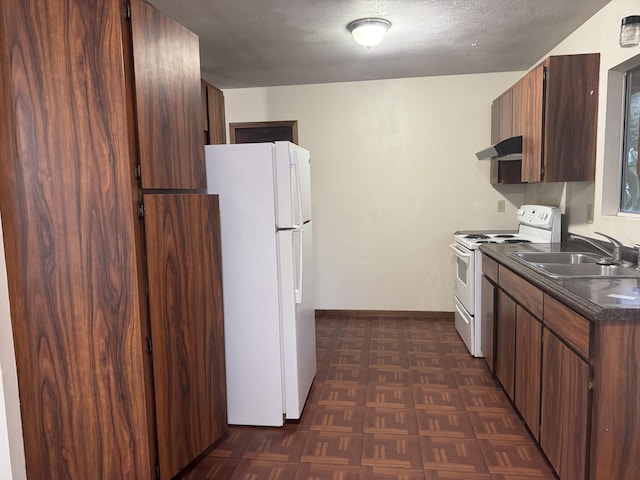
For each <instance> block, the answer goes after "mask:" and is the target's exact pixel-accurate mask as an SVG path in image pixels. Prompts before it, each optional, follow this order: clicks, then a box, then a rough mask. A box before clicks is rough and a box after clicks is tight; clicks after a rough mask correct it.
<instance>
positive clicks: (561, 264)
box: [513, 252, 640, 278]
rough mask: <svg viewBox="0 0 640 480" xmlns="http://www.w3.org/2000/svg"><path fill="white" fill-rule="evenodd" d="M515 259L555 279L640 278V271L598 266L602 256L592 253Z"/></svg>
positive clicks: (524, 255)
mask: <svg viewBox="0 0 640 480" xmlns="http://www.w3.org/2000/svg"><path fill="white" fill-rule="evenodd" d="M513 255H514V257H515V258H517V259H518V260H520V261H522V262H523V263H525V264H526V265H528V266H529V267H531V268H533V269H535V270H537V271H539V272H541V273H543V274H545V275H547V276H549V277H553V278H560V277H562V278H567V277H592V278H598V277H600V278H607V277H608V278H611V277H627V278H629V277H631V278H640V270H638V269H636V268H634V267H624V266H620V265H598V264H597V263H596V262H598V261H599V260H600V259H602V255H599V254H597V253H592V252H517V253H514V254H513Z"/></svg>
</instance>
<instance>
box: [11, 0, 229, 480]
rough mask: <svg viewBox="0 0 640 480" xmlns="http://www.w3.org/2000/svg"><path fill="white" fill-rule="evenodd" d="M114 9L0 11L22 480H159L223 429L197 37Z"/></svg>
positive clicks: (58, 1) (56, 3)
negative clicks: (143, 205) (23, 465)
mask: <svg viewBox="0 0 640 480" xmlns="http://www.w3.org/2000/svg"><path fill="white" fill-rule="evenodd" d="M127 3H128V2H119V1H114V0H95V1H91V2H87V1H85V0H50V1H49V2H47V8H43V5H42V2H39V1H35V0H4V1H3V3H2V6H1V7H0V10H2V17H3V19H4V18H10V19H11V21H10V22H3V27H2V28H0V48H1V49H2V50H1V51H0V72H2V74H1V75H0V124H1V125H2V128H0V158H2V159H3V161H2V162H0V206H1V208H2V221H3V232H4V245H5V252H6V253H5V256H6V266H7V277H8V289H9V298H10V303H11V322H12V327H13V335H14V343H15V350H16V363H17V369H18V388H19V395H20V400H21V415H22V427H23V434H24V447H25V456H26V458H25V460H26V470H27V477H28V478H29V480H63V479H64V480H68V479H104V480H107V479H118V480H150V479H155V478H156V466H157V465H158V464H159V465H160V478H161V479H167V480H168V479H169V478H171V477H173V476H174V475H175V474H176V473H177V472H178V471H179V470H180V469H181V468H183V467H184V466H186V465H187V463H189V462H190V461H191V460H193V459H194V458H195V457H196V456H197V455H198V454H199V453H201V452H202V450H203V449H204V448H206V447H207V446H208V445H209V444H210V443H212V442H213V441H214V440H215V439H216V438H217V437H219V436H220V435H221V433H222V432H224V431H225V429H226V397H225V390H224V361H223V354H224V348H223V332H222V326H223V319H222V303H221V302H222V300H221V295H220V292H221V285H220V258H219V248H220V245H219V233H218V230H217V229H218V228H219V227H218V206H217V199H216V198H215V197H212V196H207V195H201V194H200V193H202V191H203V189H205V188H206V176H205V169H204V155H203V146H202V139H201V131H202V126H201V124H200V118H201V116H200V112H201V110H200V107H201V103H200V72H199V61H198V57H199V50H198V39H197V37H196V36H195V35H193V34H192V33H191V32H188V31H187V30H185V29H184V28H183V27H181V26H179V25H177V24H175V23H174V22H172V21H170V20H169V19H167V18H166V17H165V16H164V15H163V14H161V13H160V12H159V11H158V10H156V9H155V8H154V7H153V6H151V5H150V4H148V3H145V2H144V1H143V0H131V3H130V17H129V15H128V12H129V8H127V6H128V5H127ZM166 45H171V48H165V47H166ZM160 192H162V193H166V194H162V195H161V194H160ZM145 197H146V198H145ZM141 202H143V203H146V210H144V211H145V212H146V214H145V216H144V218H143V219H140V218H139V213H142V211H143V209H141V208H139V207H140V204H141Z"/></svg>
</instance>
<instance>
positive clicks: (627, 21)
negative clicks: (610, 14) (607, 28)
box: [620, 15, 640, 47]
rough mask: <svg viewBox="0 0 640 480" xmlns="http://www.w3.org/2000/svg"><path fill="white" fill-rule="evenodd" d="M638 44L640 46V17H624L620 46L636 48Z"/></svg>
mask: <svg viewBox="0 0 640 480" xmlns="http://www.w3.org/2000/svg"><path fill="white" fill-rule="evenodd" d="M638 44H640V15H631V16H630V17H624V18H623V19H622V25H621V26H620V46H621V47H635V46H636V45H638Z"/></svg>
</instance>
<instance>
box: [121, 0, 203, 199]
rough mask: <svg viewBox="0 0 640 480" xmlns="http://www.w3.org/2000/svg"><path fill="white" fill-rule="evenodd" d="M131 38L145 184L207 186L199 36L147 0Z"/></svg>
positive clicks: (135, 4)
mask: <svg viewBox="0 0 640 480" xmlns="http://www.w3.org/2000/svg"><path fill="white" fill-rule="evenodd" d="M131 37H132V46H133V69H134V75H133V80H134V90H135V103H136V120H137V130H138V139H137V143H138V149H139V152H140V160H139V161H140V167H141V179H142V188H154V189H158V188H162V189H167V188H172V189H174V188H178V189H200V190H203V189H206V173H205V163H204V147H203V146H202V140H201V131H202V103H201V102H202V98H201V86H200V48H199V41H198V37H197V36H196V35H195V34H193V33H192V32H190V31H189V30H187V29H186V28H184V27H183V26H182V25H179V24H178V23H176V22H174V21H173V20H171V19H170V18H168V17H167V16H165V15H164V14H163V13H162V12H160V11H159V10H158V9H156V8H155V7H154V6H152V5H150V4H148V3H146V2H145V1H143V0H132V1H131ZM176 118H180V121H179V122H178V121H176Z"/></svg>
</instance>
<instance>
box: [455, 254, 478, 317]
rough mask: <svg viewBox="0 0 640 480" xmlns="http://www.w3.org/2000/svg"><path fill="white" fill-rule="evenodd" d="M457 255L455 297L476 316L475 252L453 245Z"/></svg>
mask: <svg viewBox="0 0 640 480" xmlns="http://www.w3.org/2000/svg"><path fill="white" fill-rule="evenodd" d="M451 250H453V253H454V254H455V257H454V260H455V262H454V264H455V267H454V269H455V271H454V273H455V295H456V298H457V299H458V301H459V302H460V303H461V304H462V305H463V306H464V308H465V309H466V311H467V312H469V314H470V315H474V314H475V310H474V307H475V301H474V298H475V285H474V283H475V282H474V272H475V252H474V251H473V250H469V249H468V248H465V247H463V246H462V245H459V244H457V243H453V244H451Z"/></svg>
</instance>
